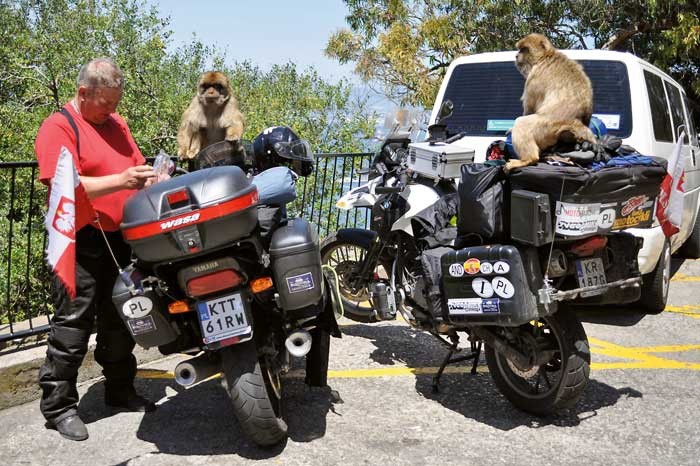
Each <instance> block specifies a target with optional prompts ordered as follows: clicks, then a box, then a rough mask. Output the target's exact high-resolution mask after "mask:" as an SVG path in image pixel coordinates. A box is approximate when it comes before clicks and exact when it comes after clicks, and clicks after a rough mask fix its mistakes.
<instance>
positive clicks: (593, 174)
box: [509, 157, 666, 236]
mask: <svg viewBox="0 0 700 466" xmlns="http://www.w3.org/2000/svg"><path fill="white" fill-rule="evenodd" d="M653 159H654V163H653V164H651V165H632V166H626V167H608V168H602V169H600V170H595V171H594V170H589V169H585V168H581V167H575V166H573V167H572V166H565V167H562V166H554V165H547V164H538V165H533V166H528V167H523V168H522V169H519V170H516V171H514V172H513V173H511V174H510V176H509V182H510V185H511V187H512V189H513V190H516V189H524V190H527V191H534V192H536V193H544V194H547V195H548V196H549V201H550V212H552V215H553V216H555V218H554V222H555V225H556V227H555V231H556V233H557V234H560V235H563V236H582V235H584V234H595V233H605V232H607V231H610V229H612V230H623V229H626V228H632V227H638V228H646V227H649V226H651V225H652V222H653V220H654V216H653V206H654V200H655V199H656V197H657V196H658V194H659V188H660V186H661V182H662V181H663V179H664V177H665V176H666V160H665V159H662V158H657V157H654V158H653ZM557 201H561V202H562V203H566V204H562V213H563V212H565V211H566V210H567V209H568V210H573V211H576V206H577V205H578V206H581V207H586V206H590V207H591V209H594V210H595V209H601V213H600V214H599V217H598V220H597V230H596V228H595V227H596V225H593V227H594V228H593V229H590V225H589V226H586V227H584V226H582V225H584V223H590V221H588V222H583V221H582V222H576V221H574V220H575V219H574V218H572V217H571V215H572V214H568V213H567V214H566V215H567V216H568V217H569V218H566V217H564V218H560V217H556V216H557V215H558V210H557ZM564 205H566V209H565V208H564ZM572 208H573V209H572ZM584 211H585V209H584ZM606 212H608V214H606ZM589 220H590V219H589ZM594 222H595V221H594ZM575 225H579V227H580V228H579V227H575ZM577 228H579V230H578V231H577ZM583 228H585V229H586V231H585V232H584V231H583V230H582V229H583Z"/></svg>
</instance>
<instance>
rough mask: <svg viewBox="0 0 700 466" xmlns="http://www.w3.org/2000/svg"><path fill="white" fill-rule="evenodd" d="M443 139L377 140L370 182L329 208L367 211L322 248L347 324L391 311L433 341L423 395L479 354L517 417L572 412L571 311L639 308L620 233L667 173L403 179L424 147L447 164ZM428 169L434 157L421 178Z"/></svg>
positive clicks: (551, 170) (419, 174) (469, 173)
mask: <svg viewBox="0 0 700 466" xmlns="http://www.w3.org/2000/svg"><path fill="white" fill-rule="evenodd" d="M447 113H448V114H449V109H448V110H447ZM447 136H449V135H443V138H437V140H432V141H429V142H426V143H421V144H411V143H410V140H408V139H406V138H402V137H399V138H394V137H389V138H387V139H386V140H385V141H384V143H383V145H382V147H381V149H380V150H379V151H378V152H377V154H376V156H375V158H374V160H373V162H372V168H371V174H370V175H375V177H374V178H372V179H371V180H370V181H368V182H367V183H366V184H365V185H363V186H360V187H358V188H355V189H353V190H351V191H350V192H348V193H346V194H345V195H344V196H342V197H341V198H340V199H339V200H338V202H337V206H338V207H339V208H341V209H345V210H349V209H353V208H368V209H370V210H371V216H370V225H369V229H357V228H355V229H352V228H350V229H341V230H338V231H337V232H335V233H333V234H332V235H330V236H329V237H327V238H326V239H325V240H324V241H323V243H322V246H321V257H322V261H323V263H324V264H329V265H331V266H332V267H334V268H335V270H336V271H337V273H338V276H339V282H340V288H341V295H342V301H343V305H344V315H345V316H347V317H348V318H350V319H352V320H355V321H358V322H365V323H372V322H377V321H382V320H391V319H394V318H395V317H396V315H397V313H398V314H400V315H401V316H402V317H403V319H404V320H405V321H406V322H408V323H409V324H410V325H411V326H412V327H414V328H416V329H420V330H424V331H427V332H429V333H431V334H432V335H434V336H435V337H436V338H437V339H438V340H439V341H440V342H442V343H443V344H444V345H445V347H446V348H447V356H446V358H445V359H444V361H443V363H442V364H441V366H440V367H439V370H438V371H437V374H436V375H435V376H434V378H433V388H434V390H437V389H438V384H439V380H440V377H441V375H442V373H443V371H444V369H445V367H446V366H447V365H448V364H450V363H454V362H458V361H465V360H472V373H475V371H476V367H477V363H478V361H479V357H480V353H481V350H482V346H483V347H484V348H483V349H484V352H485V359H486V363H487V365H488V368H489V372H490V374H491V376H492V378H493V380H494V382H495V384H496V386H497V387H498V389H499V390H500V391H501V392H502V394H503V395H504V396H505V397H506V398H507V399H508V400H510V401H511V402H512V403H513V404H514V405H515V406H516V407H518V408H519V409H522V410H523V411H526V412H529V413H532V414H535V415H547V414H550V413H554V412H556V411H559V410H561V409H564V408H569V407H572V406H573V405H575V403H576V402H577V401H578V399H579V398H580V397H581V395H582V393H583V390H584V388H585V386H586V383H587V381H588V378H589V371H590V350H589V344H588V339H587V336H586V333H585V331H584V328H583V326H582V324H581V322H580V320H579V319H578V317H577V315H576V313H575V312H574V311H573V306H572V305H575V304H605V303H615V304H621V303H629V302H634V301H637V300H638V299H639V297H640V283H641V277H640V274H639V269H638V264H637V252H638V251H639V249H640V247H641V241H642V240H641V239H639V238H636V237H634V236H633V235H631V234H628V233H626V232H624V231H622V230H623V229H624V228H626V227H627V226H629V225H634V226H637V227H639V226H645V225H646V226H650V225H651V222H652V221H653V219H652V218H651V216H652V210H653V206H654V199H655V197H656V195H657V194H658V192H659V185H660V182H661V180H662V178H663V176H664V174H665V167H664V166H663V164H662V163H658V161H655V162H654V163H653V164H652V165H653V166H647V167H626V168H622V169H618V168H603V169H601V170H599V171H597V172H591V171H590V170H587V169H583V168H580V167H553V166H547V165H544V164H539V165H537V166H533V167H526V168H523V169H520V170H517V171H515V172H513V173H511V174H510V175H508V176H506V175H505V174H504V173H503V170H502V167H499V166H498V165H496V164H493V165H494V166H489V164H464V165H461V168H460V175H461V179H460V183H459V186H457V185H456V184H455V183H454V182H453V180H450V179H444V178H440V177H435V176H430V175H431V173H429V170H422V171H421V170H419V171H416V170H413V169H412V168H411V167H414V168H415V167H418V166H419V165H420V164H419V163H418V162H416V158H420V150H422V149H425V148H428V149H431V148H432V149H431V150H432V154H436V153H437V154H446V153H449V152H450V148H449V145H450V143H449V140H448V141H445V139H444V138H446V137H447ZM460 137H462V135H459V134H458V135H453V136H452V140H455V139H458V138H460ZM440 139H442V140H440ZM416 152H418V153H416ZM429 153H430V152H429ZM439 163H440V159H439V157H438V158H437V160H436V158H435V157H433V159H432V168H434V169H438V168H437V166H438V165H439ZM426 175H428V176H426ZM460 334H462V335H466V339H467V341H468V342H469V344H468V348H467V347H464V348H463V347H460Z"/></svg>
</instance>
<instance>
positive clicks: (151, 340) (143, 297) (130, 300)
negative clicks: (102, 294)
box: [112, 266, 177, 348]
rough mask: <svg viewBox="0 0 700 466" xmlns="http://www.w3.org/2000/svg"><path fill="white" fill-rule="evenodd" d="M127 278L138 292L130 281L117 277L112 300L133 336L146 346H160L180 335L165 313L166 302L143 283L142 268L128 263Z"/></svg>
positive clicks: (125, 276)
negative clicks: (132, 289)
mask: <svg viewBox="0 0 700 466" xmlns="http://www.w3.org/2000/svg"><path fill="white" fill-rule="evenodd" d="M124 278H126V279H127V280H130V281H131V283H129V285H133V287H134V288H137V289H138V290H139V292H138V293H137V294H135V295H134V294H132V293H131V290H130V289H129V288H130V287H129V285H127V283H125V282H124V280H123V279H122V277H121V276H120V277H117V280H116V281H115V283H114V288H113V289H112V302H113V303H114V307H116V308H117V310H118V311H119V315H120V316H121V318H122V320H123V321H124V323H125V324H126V327H127V328H128V329H129V333H131V336H132V337H134V341H135V342H136V343H137V344H138V345H139V346H142V347H144V348H150V347H153V346H161V345H165V344H167V343H170V342H171V341H173V340H175V339H176V338H177V331H176V330H175V328H173V326H172V325H170V321H169V320H168V318H167V317H166V315H167V305H166V303H165V302H164V301H163V299H161V297H160V296H159V295H158V293H156V292H155V291H154V290H153V289H152V288H151V287H150V286H147V285H144V284H143V283H142V282H141V280H142V279H143V278H144V276H143V273H142V272H141V270H139V269H137V268H134V267H133V266H129V267H128V268H127V269H126V270H125V271H124Z"/></svg>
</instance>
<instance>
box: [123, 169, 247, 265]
mask: <svg viewBox="0 0 700 466" xmlns="http://www.w3.org/2000/svg"><path fill="white" fill-rule="evenodd" d="M257 204H258V191H257V188H256V187H255V186H254V185H252V184H251V183H250V181H249V179H248V178H247V176H246V175H245V173H244V172H243V170H241V169H240V168H238V167H235V166H222V167H214V168H206V169H203V170H198V171H195V172H193V173H188V174H186V175H181V176H177V177H175V178H171V179H169V180H167V181H163V182H160V183H156V184H154V185H153V186H150V187H148V188H146V189H143V190H141V191H139V192H137V193H136V194H135V195H134V196H133V197H131V199H129V200H128V201H127V203H126V205H125V206H124V216H123V221H122V224H121V230H122V234H123V236H124V239H125V240H126V241H127V243H129V245H130V246H131V248H132V249H133V251H134V254H136V256H137V257H138V258H139V259H141V260H143V261H146V262H152V263H153V262H161V261H166V260H172V259H177V258H180V257H183V256H188V255H190V254H196V253H201V252H203V251H207V250H210V249H213V248H216V247H219V246H222V245H225V244H226V243H230V242H233V241H235V240H237V239H239V238H243V237H245V236H248V235H249V234H250V233H251V232H252V231H253V229H254V228H255V226H256V224H257V210H256V209H257Z"/></svg>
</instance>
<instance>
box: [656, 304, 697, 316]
mask: <svg viewBox="0 0 700 466" xmlns="http://www.w3.org/2000/svg"><path fill="white" fill-rule="evenodd" d="M664 312H675V313H677V314H683V315H684V316H688V317H692V318H693V319H700V307H699V306H698V305H685V306H666V308H665V309H664Z"/></svg>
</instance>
